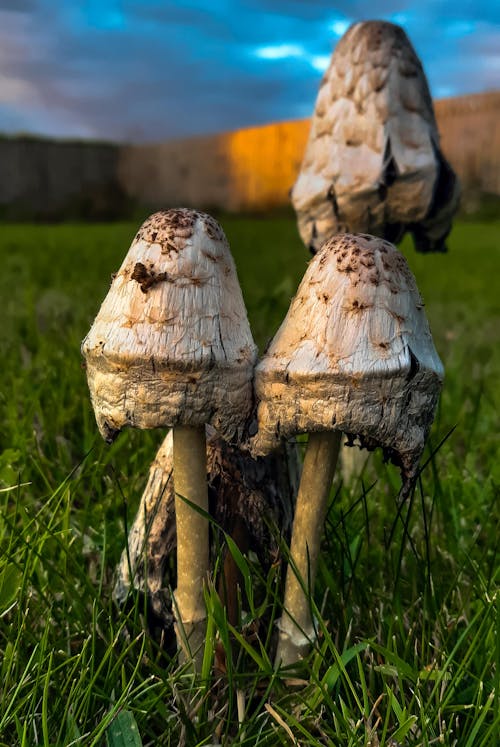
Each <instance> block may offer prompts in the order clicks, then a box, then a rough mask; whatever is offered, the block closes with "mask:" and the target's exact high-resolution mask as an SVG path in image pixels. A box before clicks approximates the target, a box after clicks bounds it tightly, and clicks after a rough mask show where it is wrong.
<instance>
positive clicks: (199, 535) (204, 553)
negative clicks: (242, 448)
mask: <svg viewBox="0 0 500 747" xmlns="http://www.w3.org/2000/svg"><path fill="white" fill-rule="evenodd" d="M173 440H174V449H173V451H174V486H175V517H176V525H177V589H176V591H175V604H174V614H175V619H176V624H175V630H176V636H177V644H178V647H179V649H180V651H181V652H183V658H184V660H190V659H192V660H193V663H194V668H195V670H196V671H200V670H201V664H202V661H203V649H204V642H205V634H206V614H207V613H206V607H205V601H204V596H203V588H204V583H205V580H206V578H207V574H208V570H209V540H208V521H207V518H206V516H203V515H202V514H201V513H199V512H198V511H197V510H196V509H195V508H193V506H197V507H198V508H200V509H201V511H203V512H204V513H205V514H207V513H208V487H207V477H206V476H207V450H206V437H205V426H201V427H190V426H176V427H175V428H174V429H173ZM190 503H191V504H193V506H191V505H189V504H190Z"/></svg>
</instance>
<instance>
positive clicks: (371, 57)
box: [291, 21, 459, 253]
mask: <svg viewBox="0 0 500 747" xmlns="http://www.w3.org/2000/svg"><path fill="white" fill-rule="evenodd" d="M291 196H292V203H293V206H294V208H295V211H296V213H297V218H298V226H299V231H300V235H301V237H302V240H303V241H304V243H305V245H306V246H307V247H309V249H310V250H311V251H312V252H313V253H314V252H316V251H318V249H319V248H320V246H321V245H322V244H323V242H324V241H325V240H326V239H329V238H330V237H331V236H333V235H334V234H336V233H345V232H351V233H357V232H361V233H369V234H374V235H376V236H381V237H382V238H385V239H387V240H389V241H392V242H398V241H399V240H400V239H401V238H402V236H403V234H404V233H405V232H406V231H408V232H410V233H411V234H412V236H413V239H414V243H415V247H416V249H417V250H418V251H422V252H428V251H444V250H445V239H446V237H447V235H448V233H449V231H450V228H451V221H452V217H453V214H454V212H455V211H456V209H457V207H458V200H459V184H458V180H457V178H456V176H455V174H454V172H453V170H452V169H451V167H450V165H449V163H448V162H447V161H446V159H445V158H444V156H443V154H442V153H441V150H440V145H439V133H438V129H437V125H436V119H435V116H434V110H433V106H432V100H431V95H430V92H429V87H428V84H427V80H426V77H425V73H424V70H423V68H422V65H421V63H420V60H419V59H418V57H417V55H416V53H415V50H414V49H413V46H412V45H411V43H410V41H409V39H408V37H407V36H406V34H405V32H404V31H403V29H402V28H400V27H399V26H396V25H394V24H392V23H388V22H386V21H365V22H361V23H356V24H354V25H353V26H351V27H350V28H349V29H348V31H347V32H346V33H345V35H344V36H343V37H342V39H341V40H340V41H339V43H338V44H337V46H336V48H335V51H334V53H333V55H332V58H331V62H330V66H329V68H328V70H327V71H326V73H325V75H324V77H323V80H322V82H321V87H320V90H319V93H318V96H317V99H316V105H315V109H314V114H313V117H312V122H311V130H310V134H309V139H308V143H307V146H306V150H305V154H304V158H303V162H302V166H301V169H300V173H299V176H298V178H297V181H296V182H295V185H294V187H293V189H292V195H291Z"/></svg>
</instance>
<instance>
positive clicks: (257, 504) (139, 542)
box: [113, 426, 300, 649]
mask: <svg viewBox="0 0 500 747" xmlns="http://www.w3.org/2000/svg"><path fill="white" fill-rule="evenodd" d="M206 433H207V482H208V498H209V505H210V507H211V514H212V513H213V515H214V517H215V521H216V523H217V524H218V525H219V526H220V527H221V528H222V530H223V531H224V532H225V533H227V534H228V535H229V536H231V538H232V539H233V541H235V542H236V544H237V545H238V547H239V549H240V550H241V551H242V552H249V551H251V552H254V553H255V554H256V555H257V558H258V560H259V564H260V566H261V568H262V570H263V572H264V573H266V572H267V571H268V570H269V569H270V568H271V566H272V565H273V563H275V562H276V558H277V557H278V556H279V546H278V542H277V539H276V537H275V535H274V532H273V531H271V529H270V527H278V528H279V530H280V534H282V536H283V537H285V538H287V540H288V539H289V537H290V533H291V527H292V518H293V505H294V503H295V496H296V494H297V488H298V482H299V472H300V461H299V453H298V449H297V448H296V445H295V444H291V443H284V444H283V447H282V448H280V449H278V450H277V451H274V452H273V453H272V454H269V455H266V456H265V457H259V458H257V459H252V457H251V456H250V454H249V453H248V452H247V451H243V450H242V449H239V448H238V447H237V446H236V445H234V444H229V443H228V442H227V441H224V440H223V439H222V438H221V437H220V436H218V435H217V432H216V431H215V430H214V429H213V428H211V427H210V426H207V428H206ZM174 504H175V489H174V485H173V442H172V431H169V433H168V434H167V436H166V437H165V439H164V440H163V442H162V444H161V445H160V448H159V449H158V452H157V454H156V457H155V459H154V460H153V462H152V464H151V467H150V469H149V477H148V481H147V484H146V487H145V488H144V492H143V494H142V497H141V500H140V504H139V507H138V509H137V513H136V515H135V518H134V520H133V522H132V524H131V526H130V530H129V533H128V547H127V548H126V549H124V550H123V552H122V556H121V560H120V563H119V565H118V567H117V569H116V583H115V587H114V591H113V597H114V599H115V601H116V602H117V604H118V605H119V606H122V605H124V604H125V603H126V600H127V597H128V595H129V592H130V590H131V588H134V589H136V590H137V591H139V592H141V593H143V594H144V595H145V597H146V600H147V605H148V609H149V611H150V618H149V620H148V623H149V628H150V630H152V631H153V632H155V631H158V633H159V635H157V638H158V639H159V640H160V641H161V642H162V645H163V646H165V647H166V648H167V649H168V648H170V642H171V639H172V632H173V630H172V612H171V600H170V595H169V592H168V589H167V588H166V585H165V580H164V577H165V570H166V566H167V563H168V559H169V557H170V554H171V553H172V552H173V550H174V549H175V546H176V533H175V509H174ZM218 585H219V588H220V590H221V597H222V598H223V601H224V603H225V605H226V608H227V618H228V621H229V622H230V623H231V624H232V625H236V624H237V622H238V597H239V594H240V590H239V589H238V585H239V586H240V588H242V587H243V584H241V579H240V578H239V571H238V569H237V567H236V564H235V562H234V559H233V557H232V555H231V553H229V552H226V555H225V557H224V565H223V569H222V572H221V575H220V578H219V581H218ZM243 594H244V591H243Z"/></svg>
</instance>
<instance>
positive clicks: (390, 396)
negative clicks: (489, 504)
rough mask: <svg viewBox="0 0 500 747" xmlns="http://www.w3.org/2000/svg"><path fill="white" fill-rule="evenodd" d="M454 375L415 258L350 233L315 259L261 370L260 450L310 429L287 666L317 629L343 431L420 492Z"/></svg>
mask: <svg viewBox="0 0 500 747" xmlns="http://www.w3.org/2000/svg"><path fill="white" fill-rule="evenodd" d="M442 376H443V368H442V365H441V362H440V360H439V358H438V355H437V353H436V351H435V349H434V345H433V343H432V339H431V336H430V332H429V327H428V325H427V321H426V319H425V316H424V312H423V303H422V300H421V298H420V296H419V293H418V290H417V287H416V284H415V280H414V278H413V275H412V274H411V272H410V270H409V269H408V265H407V264H406V261H405V259H404V258H403V256H402V255H401V254H400V253H399V252H398V251H397V249H396V248H395V247H394V246H392V244H389V243H388V242H386V241H384V240H383V239H377V238H374V237H372V236H368V235H351V234H343V235H342V234H340V235H337V236H335V237H333V238H332V239H330V240H329V241H327V242H326V244H325V245H324V246H323V247H322V249H321V250H320V251H319V253H318V254H316V255H315V256H314V257H313V259H312V260H311V262H310V264H309V267H308V269H307V271H306V273H305V275H304V278H303V280H302V282H301V284H300V286H299V289H298V292H297V295H296V296H295V298H294V299H293V301H292V303H291V305H290V309H289V311H288V314H287V316H286V318H285V320H284V322H283V324H282V325H281V327H280V329H279V330H278V332H277V333H276V335H275V337H274V339H273V340H272V342H271V344H270V347H269V349H268V350H267V352H266V354H265V355H264V357H263V358H262V360H261V361H260V363H259V364H258V366H257V368H256V374H255V390H256V396H257V402H258V409H257V420H258V432H257V434H256V436H255V437H254V439H253V443H252V449H253V453H254V454H263V453H267V452H268V451H270V450H272V449H273V448H274V447H275V446H276V445H277V444H278V443H279V441H280V439H281V438H287V437H290V436H293V435H295V434H297V433H305V432H307V433H309V438H308V443H307V449H306V453H305V457H304V465H303V470H302V476H301V480H300V485H299V491H298V494H297V502H296V508H295V516H294V522H293V531H292V540H291V544H290V559H291V561H290V565H289V567H288V570H287V575H286V583H285V594H284V602H283V616H282V618H281V619H280V621H279V637H278V646H277V651H276V665H277V666H288V665H290V664H295V663H296V662H297V661H299V660H300V659H302V658H303V657H304V656H305V655H306V654H307V652H308V650H309V647H310V645H311V643H312V642H313V641H314V639H315V636H316V632H315V626H314V624H313V620H312V617H311V607H310V600H309V596H308V594H311V593H312V591H313V588H314V581H315V577H316V570H317V564H318V554H319V547H320V542H321V534H322V529H323V523H324V519H325V516H326V512H327V508H328V497H329V492H330V486H331V482H332V478H333V473H334V470H335V465H336V461H337V456H338V450H339V446H340V437H341V433H345V434H347V435H348V437H349V439H350V440H351V441H352V440H353V439H355V438H357V439H359V443H360V445H362V446H366V447H368V448H374V447H375V446H382V448H383V449H384V451H385V453H386V455H387V456H388V457H390V458H391V459H392V460H393V461H396V462H397V463H398V464H399V465H400V467H401V469H402V475H403V488H402V491H401V498H402V499H403V498H404V497H406V495H408V493H409V492H410V491H411V489H412V487H413V485H414V481H415V477H416V475H417V468H418V462H419V458H420V456H421V453H422V450H423V448H424V442H425V438H426V436H427V433H428V430H429V428H430V425H431V423H432V420H433V416H434V411H435V407H436V403H437V398H438V395H439V391H440V388H441V381H442Z"/></svg>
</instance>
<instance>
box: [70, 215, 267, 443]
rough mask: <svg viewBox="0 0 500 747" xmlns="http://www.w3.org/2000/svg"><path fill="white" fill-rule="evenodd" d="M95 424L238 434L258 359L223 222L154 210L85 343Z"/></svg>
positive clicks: (112, 428) (107, 430) (109, 430)
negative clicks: (180, 426)
mask: <svg viewBox="0 0 500 747" xmlns="http://www.w3.org/2000/svg"><path fill="white" fill-rule="evenodd" d="M82 353H83V355H84V356H85V360H86V364H87V377H88V383H89V388H90V394H91V399H92V404H93V407H94V411H95V415H96V420H97V424H98V426H99V430H100V432H101V434H102V435H103V437H104V438H105V439H106V440H108V441H111V440H113V438H114V437H115V436H116V435H117V433H118V432H119V431H120V430H121V429H122V428H124V427H125V426H133V427H136V428H157V427H165V426H174V425H177V424H183V425H191V426H200V425H203V424H206V423H210V424H212V425H213V426H214V427H215V428H216V429H217V430H218V431H219V432H220V433H221V434H222V435H224V436H225V437H226V438H231V437H233V436H234V435H235V434H237V435H239V434H240V432H241V430H242V428H243V423H244V421H245V419H246V417H247V415H248V411H249V408H250V407H251V403H252V388H251V379H252V374H253V366H254V362H255V358H256V347H255V345H254V342H253V339H252V335H251V332H250V327H249V324H248V319H247V313H246V309H245V305H244V302H243V297H242V294H241V290H240V286H239V284H238V278H237V275H236V269H235V266H234V262H233V259H232V257H231V253H230V250H229V245H228V242H227V240H226V237H225V235H224V232H223V231H222V228H221V227H220V226H219V224H218V223H217V222H216V221H215V220H214V219H213V218H211V217H210V216H209V215H205V214H204V213H200V212H196V211H194V210H188V209H186V208H180V209H173V210H167V211H162V212H159V213H155V214H154V215H152V216H151V217H150V218H148V219H147V220H146V221H145V222H144V223H143V225H142V226H141V228H140V229H139V232H138V233H137V235H136V237H135V239H134V241H133V242H132V245H131V247H130V249H129V251H128V254H127V256H126V257H125V260H124V261H123V264H122V266H121V267H120V269H119V271H118V273H117V274H116V275H115V276H114V278H113V281H112V284H111V288H110V290H109V292H108V295H107V296H106V298H105V300H104V302H103V304H102V306H101V309H100V311H99V313H98V315H97V317H96V319H95V321H94V324H93V325H92V328H91V329H90V332H89V333H88V335H87V337H86V338H85V339H84V341H83V343H82Z"/></svg>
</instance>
